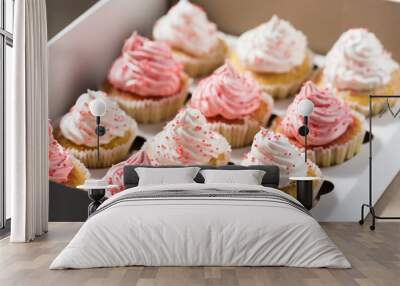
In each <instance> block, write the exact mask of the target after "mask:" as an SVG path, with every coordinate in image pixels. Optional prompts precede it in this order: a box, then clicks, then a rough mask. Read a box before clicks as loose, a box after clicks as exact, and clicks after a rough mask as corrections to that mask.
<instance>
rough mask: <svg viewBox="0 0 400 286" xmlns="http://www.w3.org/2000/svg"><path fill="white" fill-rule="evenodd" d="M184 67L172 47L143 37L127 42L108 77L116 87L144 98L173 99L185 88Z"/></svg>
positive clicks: (130, 39)
mask: <svg viewBox="0 0 400 286" xmlns="http://www.w3.org/2000/svg"><path fill="white" fill-rule="evenodd" d="M181 77H182V65H181V64H180V63H178V62H177V61H176V60H174V58H173V57H172V52H171V49H170V48H169V46H168V45H167V44H165V43H161V42H154V41H151V40H149V39H147V38H144V37H141V36H139V35H138V34H137V33H136V32H134V33H133V34H132V36H131V37H130V38H128V39H127V40H126V41H125V44H124V47H123V48H122V55H121V56H120V57H119V58H118V59H117V60H116V61H115V62H114V64H113V65H112V67H111V70H110V72H109V74H108V80H109V82H110V83H111V84H112V85H114V86H115V87H117V88H119V89H121V90H124V91H127V92H130V93H134V94H137V95H141V96H171V95H174V94H176V93H177V92H178V91H179V90H180V88H181Z"/></svg>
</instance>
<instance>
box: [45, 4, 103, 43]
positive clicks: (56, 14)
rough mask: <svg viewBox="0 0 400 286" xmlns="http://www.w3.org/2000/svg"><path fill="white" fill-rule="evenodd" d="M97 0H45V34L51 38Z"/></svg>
mask: <svg viewBox="0 0 400 286" xmlns="http://www.w3.org/2000/svg"><path fill="white" fill-rule="evenodd" d="M96 2H98V0H72V1H71V0H47V1H46V6H47V34H48V37H49V39H51V38H52V37H53V36H54V35H55V34H57V33H58V32H60V31H61V30H62V29H64V28H65V27H66V26H67V25H68V24H69V23H71V22H72V21H73V20H74V19H76V18H77V17H78V16H79V15H81V14H82V13H83V12H84V11H86V10H87V9H88V8H89V7H90V6H92V5H93V4H95V3H96Z"/></svg>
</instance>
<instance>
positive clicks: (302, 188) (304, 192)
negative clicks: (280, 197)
mask: <svg viewBox="0 0 400 286" xmlns="http://www.w3.org/2000/svg"><path fill="white" fill-rule="evenodd" d="M289 180H291V181H295V182H296V188H297V200H298V201H299V202H301V203H302V204H303V206H304V207H305V208H306V209H308V210H311V208H312V203H313V181H316V180H322V178H319V177H290V178H289Z"/></svg>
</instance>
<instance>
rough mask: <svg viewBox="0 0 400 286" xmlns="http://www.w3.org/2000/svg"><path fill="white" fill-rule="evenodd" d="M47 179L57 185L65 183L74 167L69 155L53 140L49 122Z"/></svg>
mask: <svg viewBox="0 0 400 286" xmlns="http://www.w3.org/2000/svg"><path fill="white" fill-rule="evenodd" d="M48 132H49V179H50V180H51V181H54V182H57V183H66V182H67V181H68V176H69V174H70V173H71V171H72V169H73V168H74V165H73V164H72V158H71V155H70V154H69V152H68V151H67V150H65V149H64V148H63V147H62V146H61V145H60V144H59V143H58V142H57V141H56V139H55V138H54V136H53V128H52V127H51V124H50V122H49V127H48Z"/></svg>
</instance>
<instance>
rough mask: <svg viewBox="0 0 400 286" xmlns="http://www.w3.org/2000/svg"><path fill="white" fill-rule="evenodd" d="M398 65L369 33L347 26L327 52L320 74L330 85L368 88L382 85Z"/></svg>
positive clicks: (339, 87)
mask: <svg viewBox="0 0 400 286" xmlns="http://www.w3.org/2000/svg"><path fill="white" fill-rule="evenodd" d="M398 68H399V65H398V64H397V63H396V62H395V61H394V60H393V59H392V58H391V55H390V54H389V53H388V52H387V51H385V49H384V48H383V46H382V43H381V42H380V41H379V39H378V38H377V37H376V36H375V35H374V34H373V33H371V32H368V31H367V30H366V29H351V30H348V31H347V32H345V33H343V34H342V36H341V37H340V38H339V40H338V41H337V42H336V43H335V45H334V46H333V47H332V49H331V50H330V52H329V53H328V55H327V57H326V63H325V70H324V78H325V80H326V81H327V83H328V85H329V86H330V87H334V88H338V89H353V90H369V89H374V88H377V87H381V86H384V85H386V84H387V83H388V82H389V81H390V79H391V74H392V72H393V71H394V70H396V69H398Z"/></svg>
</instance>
